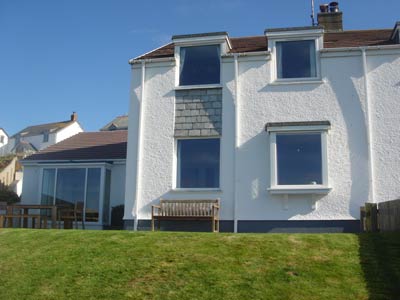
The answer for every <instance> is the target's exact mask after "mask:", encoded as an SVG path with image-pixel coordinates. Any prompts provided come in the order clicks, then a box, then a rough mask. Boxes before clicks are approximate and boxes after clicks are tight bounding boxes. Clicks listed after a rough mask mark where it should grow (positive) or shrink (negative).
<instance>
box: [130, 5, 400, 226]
mask: <svg viewBox="0 0 400 300" xmlns="http://www.w3.org/2000/svg"><path fill="white" fill-rule="evenodd" d="M318 21H319V25H318V26H313V27H296V28H274V29H267V30H265V32H264V35H260V36H249V37H238V38H232V37H229V36H228V34H227V33H226V32H213V33H205V34H188V35H176V36H173V37H172V43H170V44H168V45H165V46H163V47H160V48H158V49H156V50H154V51H151V52H149V53H146V54H144V55H142V56H139V57H137V58H134V59H131V60H130V64H131V69H132V81H131V83H132V86H131V91H132V93H131V101H130V112H129V133H128V152H127V153H128V155H127V168H126V191H125V215H124V220H125V227H126V228H128V229H148V228H149V227H150V219H151V205H153V204H158V203H159V200H160V198H163V199H189V200H190V199H216V198H219V199H220V203H221V215H220V216H221V220H222V221H221V231H235V232H279V231H298V232H300V231H303V232H304V231H306V232H317V231H325V232H327V231H328V232H349V231H357V230H358V229H359V209H360V206H361V205H362V204H363V203H365V202H366V201H369V202H377V201H384V200H389V199H395V198H397V197H399V196H400V188H399V187H400V176H399V174H398V173H399V169H400V155H399V153H400V134H399V129H398V124H399V122H400V105H399V99H400V44H399V40H400V38H399V35H400V22H398V23H396V24H395V27H394V29H392V28H390V29H380V30H376V29H367V30H343V26H342V12H341V11H339V9H338V6H337V5H336V3H331V6H330V7H327V6H321V12H320V13H319V14H318Z"/></svg>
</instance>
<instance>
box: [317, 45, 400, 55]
mask: <svg viewBox="0 0 400 300" xmlns="http://www.w3.org/2000/svg"><path fill="white" fill-rule="evenodd" d="M360 49H364V51H365V50H392V49H393V50H400V45H398V44H396V45H381V46H364V47H342V48H324V49H321V50H319V51H320V52H322V53H324V52H348V51H360Z"/></svg>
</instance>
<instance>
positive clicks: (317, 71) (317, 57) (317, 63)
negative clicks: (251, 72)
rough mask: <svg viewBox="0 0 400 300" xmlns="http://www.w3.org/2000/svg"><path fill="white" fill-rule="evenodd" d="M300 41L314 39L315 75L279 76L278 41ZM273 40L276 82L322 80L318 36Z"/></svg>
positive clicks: (273, 68)
mask: <svg viewBox="0 0 400 300" xmlns="http://www.w3.org/2000/svg"><path fill="white" fill-rule="evenodd" d="M300 41H314V46H315V74H316V76H315V77H295V78H279V77H278V50H277V43H281V42H300ZM271 42H272V49H271V50H272V53H273V60H272V61H273V64H272V67H271V72H272V78H273V81H274V82H276V83H291V82H307V81H320V80H321V70H320V69H321V63H320V55H319V49H320V39H319V38H317V37H309V36H305V37H295V38H280V39H276V40H273V41H271Z"/></svg>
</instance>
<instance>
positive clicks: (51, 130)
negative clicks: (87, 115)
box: [4, 112, 83, 195]
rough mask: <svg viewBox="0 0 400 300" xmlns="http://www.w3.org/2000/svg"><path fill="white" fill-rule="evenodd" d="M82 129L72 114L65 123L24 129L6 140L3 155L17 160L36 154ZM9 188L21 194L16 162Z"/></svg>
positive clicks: (21, 184) (20, 182)
mask: <svg viewBox="0 0 400 300" xmlns="http://www.w3.org/2000/svg"><path fill="white" fill-rule="evenodd" d="M82 131H83V129H82V127H81V125H80V124H79V122H78V115H77V114H76V113H75V112H74V113H73V114H72V115H71V117H70V119H69V120H67V121H61V122H55V123H48V124H40V125H33V126H29V127H26V128H24V129H23V130H21V131H19V132H17V133H16V134H14V135H13V136H11V137H10V138H9V139H8V143H7V145H6V146H5V149H6V150H5V151H4V154H8V155H16V156H17V157H18V158H19V159H21V158H24V157H26V156H29V155H31V154H33V153H36V152H37V151H39V150H42V149H44V148H46V147H49V146H51V145H53V144H55V143H58V142H60V141H62V140H65V139H66V138H69V137H71V136H73V135H75V134H77V133H79V132H82ZM14 172H15V173H14V174H13V176H12V178H13V179H14V181H13V183H12V184H10V185H9V187H10V188H11V189H12V190H13V191H14V192H16V193H17V194H18V195H21V193H22V188H23V187H22V186H23V170H22V169H21V168H20V166H19V163H18V162H17V164H16V166H15V168H14Z"/></svg>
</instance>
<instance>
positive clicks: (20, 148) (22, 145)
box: [11, 141, 37, 155]
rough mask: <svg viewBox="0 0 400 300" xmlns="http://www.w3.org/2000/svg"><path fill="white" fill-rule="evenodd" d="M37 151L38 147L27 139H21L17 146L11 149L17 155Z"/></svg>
mask: <svg viewBox="0 0 400 300" xmlns="http://www.w3.org/2000/svg"><path fill="white" fill-rule="evenodd" d="M36 151H37V149H36V147H35V146H33V145H32V144H31V143H29V142H27V141H19V142H18V143H17V144H16V145H15V147H14V148H13V149H12V150H11V152H12V153H15V154H17V155H21V154H24V155H29V154H32V153H35V152H36Z"/></svg>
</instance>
